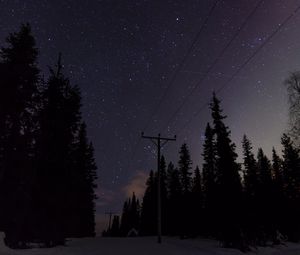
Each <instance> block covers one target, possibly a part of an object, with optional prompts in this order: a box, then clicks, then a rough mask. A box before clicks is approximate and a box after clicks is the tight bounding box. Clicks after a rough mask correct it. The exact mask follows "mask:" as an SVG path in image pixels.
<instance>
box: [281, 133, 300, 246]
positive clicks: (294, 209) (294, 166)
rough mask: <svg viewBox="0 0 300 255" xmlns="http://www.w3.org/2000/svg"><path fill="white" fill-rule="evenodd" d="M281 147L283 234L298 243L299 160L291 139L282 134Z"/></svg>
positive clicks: (299, 207)
mask: <svg viewBox="0 0 300 255" xmlns="http://www.w3.org/2000/svg"><path fill="white" fill-rule="evenodd" d="M281 143H282V146H283V151H282V153H283V176H284V194H285V205H286V206H285V211H284V215H283V217H284V230H283V232H284V234H286V235H287V236H288V239H289V240H290V241H298V240H299V238H300V224H299V220H298V218H299V214H300V206H299V204H300V158H299V149H297V148H296V147H295V146H294V144H293V142H292V140H291V138H290V137H289V136H288V135H286V134H283V136H282V138H281Z"/></svg>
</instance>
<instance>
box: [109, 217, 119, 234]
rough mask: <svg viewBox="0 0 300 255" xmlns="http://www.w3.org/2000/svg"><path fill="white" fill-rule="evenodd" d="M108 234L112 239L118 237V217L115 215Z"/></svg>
mask: <svg viewBox="0 0 300 255" xmlns="http://www.w3.org/2000/svg"><path fill="white" fill-rule="evenodd" d="M110 234H111V236H113V237H117V236H120V217H119V216H117V215H115V216H114V218H113V222H112V225H111V231H110Z"/></svg>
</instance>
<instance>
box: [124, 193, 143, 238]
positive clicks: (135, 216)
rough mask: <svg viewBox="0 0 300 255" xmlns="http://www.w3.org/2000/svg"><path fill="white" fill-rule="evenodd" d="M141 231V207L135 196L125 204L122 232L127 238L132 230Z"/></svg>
mask: <svg viewBox="0 0 300 255" xmlns="http://www.w3.org/2000/svg"><path fill="white" fill-rule="evenodd" d="M132 229H135V230H137V231H139V229H140V205H139V201H138V199H137V198H136V196H135V194H134V193H133V194H132V197H131V198H129V199H128V200H127V201H125V203H124V207H123V213H122V219H121V226H120V232H121V235H122V236H127V235H128V233H129V232H130V230H132Z"/></svg>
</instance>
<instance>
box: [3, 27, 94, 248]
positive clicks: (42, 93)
mask: <svg viewBox="0 0 300 255" xmlns="http://www.w3.org/2000/svg"><path fill="white" fill-rule="evenodd" d="M37 57H38V49H37V48H36V45H35V39H34V37H33V36H32V33H31V29H30V26H29V25H28V24H27V25H22V26H21V28H20V31H19V32H17V33H12V34H10V35H9V37H8V38H7V40H6V47H2V48H1V50H0V204H1V207H0V230H1V231H4V232H5V243H6V245H8V246H10V247H12V248H24V247H28V245H29V244H30V243H32V242H38V243H41V245H43V246H54V245H57V244H64V242H65V238H66V237H82V236H94V235H95V219H94V214H95V198H96V195H95V188H96V183H95V180H96V178H97V176H96V164H95V160H94V155H93V154H94V151H93V146H92V144H91V143H90V142H89V141H88V139H87V134H86V125H85V123H84V121H83V120H82V115H81V112H80V108H81V95H80V91H79V88H78V87H77V86H73V85H72V84H71V83H70V81H69V79H68V78H67V77H65V76H64V74H63V66H62V64H61V57H59V60H58V63H57V65H56V66H55V68H53V69H50V75H49V77H48V79H47V80H45V79H44V78H43V77H44V76H42V74H41V71H40V70H39V68H38V65H37Z"/></svg>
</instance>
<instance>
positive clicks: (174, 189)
mask: <svg viewBox="0 0 300 255" xmlns="http://www.w3.org/2000/svg"><path fill="white" fill-rule="evenodd" d="M167 190H168V209H167V213H168V217H167V233H168V234H169V235H178V234H179V231H178V222H179V221H180V214H179V209H180V204H179V201H180V199H181V194H182V188H181V183H180V179H179V171H178V169H176V168H175V167H174V164H173V163H172V162H170V163H169V165H168V170H167Z"/></svg>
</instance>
